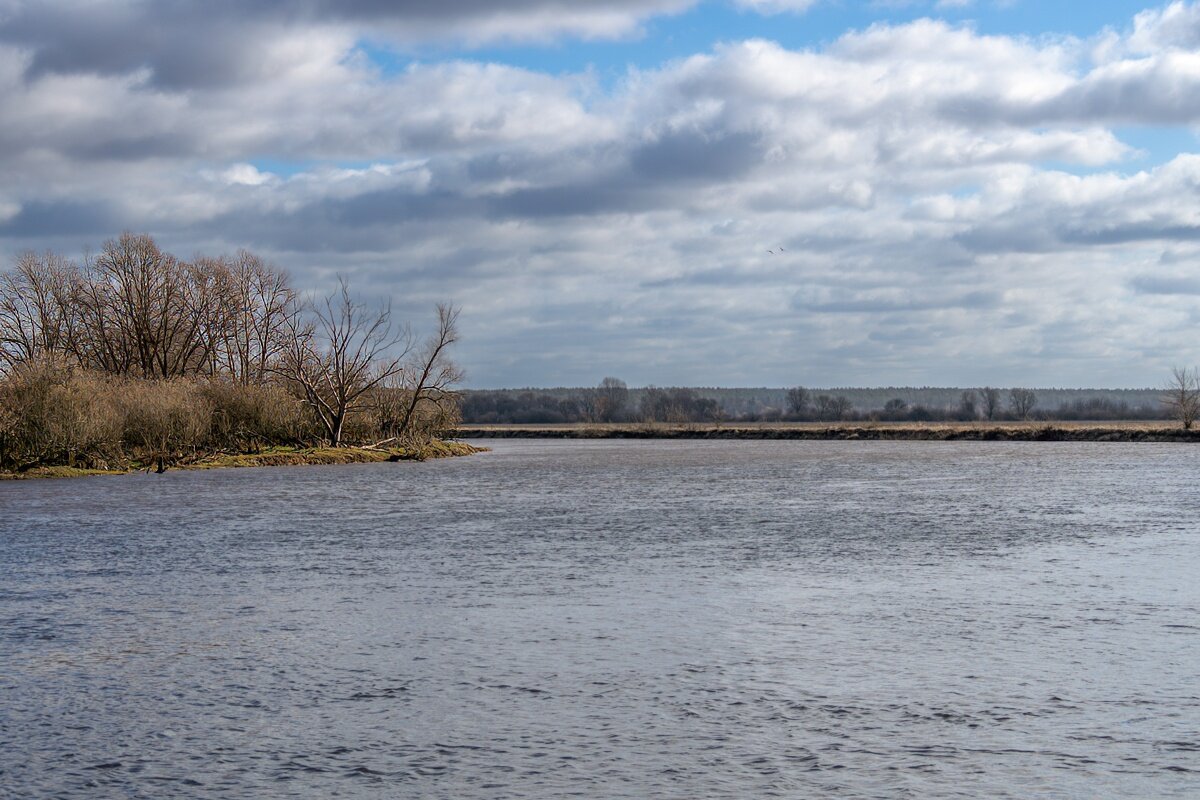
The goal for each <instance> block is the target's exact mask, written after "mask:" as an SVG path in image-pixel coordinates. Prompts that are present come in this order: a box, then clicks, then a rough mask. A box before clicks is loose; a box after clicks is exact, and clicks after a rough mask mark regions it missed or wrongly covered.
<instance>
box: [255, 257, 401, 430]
mask: <svg viewBox="0 0 1200 800" xmlns="http://www.w3.org/2000/svg"><path fill="white" fill-rule="evenodd" d="M283 324H284V325H285V326H286V329H287V333H288V336H287V344H286V349H285V351H284V353H283V355H282V358H281V359H280V363H279V365H278V366H277V367H276V368H275V370H276V371H277V372H278V373H279V374H280V375H281V376H282V377H283V378H284V379H286V380H287V381H288V382H289V383H290V384H291V385H292V386H293V387H294V388H295V389H296V390H297V393H298V394H299V396H300V397H301V399H302V400H303V401H304V402H305V403H307V404H308V405H309V406H310V407H311V408H312V410H313V412H314V413H315V414H316V416H317V419H318V420H319V422H320V423H321V427H322V428H323V430H324V432H325V436H326V439H328V441H329V443H330V444H331V445H333V446H334V447H337V446H339V445H341V443H342V433H343V430H344V428H345V425H346V417H347V415H348V414H350V412H352V411H354V410H355V409H356V408H358V406H359V405H360V404H361V402H362V400H363V398H364V396H365V395H366V394H367V393H368V392H370V391H371V390H373V389H375V388H376V387H378V386H381V385H384V384H386V383H387V382H388V381H390V380H392V379H393V378H395V377H396V376H398V375H400V374H401V372H402V371H403V370H404V367H405V359H406V358H407V357H408V355H409V354H410V353H411V352H412V350H413V341H412V336H411V334H410V332H409V330H408V328H407V327H402V328H399V329H397V328H396V327H395V326H394V325H393V324H392V314H391V308H390V306H384V307H382V308H379V309H374V310H373V309H369V308H367V307H366V306H364V305H362V304H359V303H356V302H354V300H353V299H352V298H351V296H350V289H349V286H348V285H347V283H346V281H345V280H344V279H341V278H339V280H338V290H337V291H336V292H334V293H333V294H332V295H330V296H328V297H326V298H325V299H324V300H322V301H320V302H306V303H301V304H299V307H298V308H296V309H295V310H294V313H290V314H288V315H287V316H286V317H285V318H284V320H283ZM416 404H417V401H416V400H414V401H413V403H412V404H411V406H410V408H409V411H408V416H409V417H411V415H412V411H413V407H415V406H416Z"/></svg>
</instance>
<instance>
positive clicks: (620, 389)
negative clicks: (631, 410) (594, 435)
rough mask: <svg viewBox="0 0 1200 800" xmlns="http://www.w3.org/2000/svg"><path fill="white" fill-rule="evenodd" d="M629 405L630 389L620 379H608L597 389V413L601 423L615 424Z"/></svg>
mask: <svg viewBox="0 0 1200 800" xmlns="http://www.w3.org/2000/svg"><path fill="white" fill-rule="evenodd" d="M628 404H629V387H628V386H626V385H625V381H623V380H621V379H620V378H613V377H606V378H605V379H604V380H602V381H600V385H599V386H598V387H596V411H597V416H598V417H599V421H600V422H615V421H617V420H618V419H620V418H621V415H622V413H624V411H625V407H626V406H627V405H628Z"/></svg>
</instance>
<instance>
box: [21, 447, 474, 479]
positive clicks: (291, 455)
mask: <svg viewBox="0 0 1200 800" xmlns="http://www.w3.org/2000/svg"><path fill="white" fill-rule="evenodd" d="M486 449H487V448H482V447H475V446H473V445H469V444H467V443H466V442H456V441H445V440H435V441H432V442H430V443H429V444H427V445H425V446H423V447H416V448H407V449H406V448H366V447H272V448H266V449H263V450H261V451H259V452H256V453H216V454H213V455H208V456H204V457H201V458H198V459H196V460H195V461H192V462H189V463H183V464H177V465H175V466H174V467H172V469H225V468H230V467H290V466H305V465H323V464H367V463H377V462H385V461H425V460H427V459H431V458H453V457H455V456H468V455H471V454H473V453H480V452H484V451H485V450H486ZM143 469H145V467H144V466H140V465H136V464H135V465H133V466H132V467H130V468H129V469H113V470H103V469H80V468H77V467H66V466H49V465H47V466H36V467H32V468H31V469H27V470H24V471H22V472H0V480H26V479H34V478H83V477H89V476H95V475H127V474H129V473H131V472H139V471H141V470H143Z"/></svg>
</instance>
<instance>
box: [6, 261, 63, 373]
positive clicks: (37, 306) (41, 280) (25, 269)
mask: <svg viewBox="0 0 1200 800" xmlns="http://www.w3.org/2000/svg"><path fill="white" fill-rule="evenodd" d="M77 271H78V270H77V268H76V267H75V265H74V264H71V263H70V262H68V261H66V260H65V259H63V258H62V257H61V256H58V255H56V254H54V253H51V252H47V253H45V254H42V255H37V254H34V253H23V254H22V255H21V256H19V257H18V258H17V263H16V267H15V268H14V269H13V271H12V272H6V273H3V274H0V369H6V368H11V367H12V366H13V365H15V364H18V363H22V362H26V361H36V360H43V359H46V358H51V357H55V356H61V355H62V354H63V353H64V351H65V350H66V349H67V347H68V343H69V340H70V338H71V336H72V329H73V324H72V323H73V320H72V317H71V314H70V308H71V294H72V291H73V286H74V276H75V274H76V272H77Z"/></svg>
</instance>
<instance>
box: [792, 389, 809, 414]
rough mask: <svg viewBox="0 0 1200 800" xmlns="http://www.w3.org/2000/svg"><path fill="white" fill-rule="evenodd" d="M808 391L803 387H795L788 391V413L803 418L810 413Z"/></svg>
mask: <svg viewBox="0 0 1200 800" xmlns="http://www.w3.org/2000/svg"><path fill="white" fill-rule="evenodd" d="M808 400H809V394H808V389H805V388H804V387H803V386H793V387H792V388H791V389H788V390H787V405H788V413H789V414H791V415H792V416H794V417H802V416H804V414H805V413H806V412H807V411H808Z"/></svg>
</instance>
